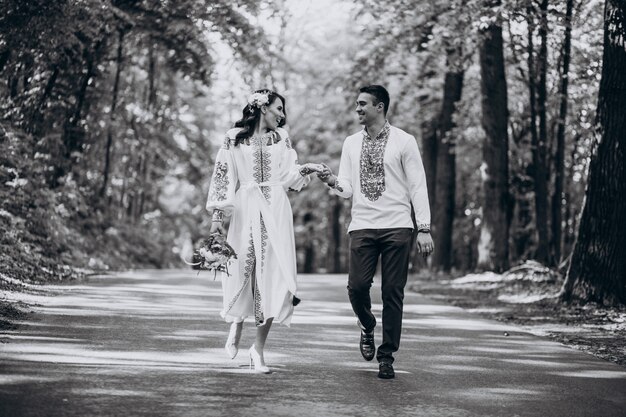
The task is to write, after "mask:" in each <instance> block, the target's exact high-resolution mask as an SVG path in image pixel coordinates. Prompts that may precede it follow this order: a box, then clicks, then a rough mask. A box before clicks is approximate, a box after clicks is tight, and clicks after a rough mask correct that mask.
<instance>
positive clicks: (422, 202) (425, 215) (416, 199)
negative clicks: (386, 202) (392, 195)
mask: <svg viewBox="0 0 626 417" xmlns="http://www.w3.org/2000/svg"><path fill="white" fill-rule="evenodd" d="M402 162H403V165H404V169H405V172H406V177H407V180H408V183H409V193H410V196H411V203H413V209H414V210H415V221H416V223H417V229H418V230H430V204H429V202H428V188H427V187H426V173H425V172H424V164H423V163H422V157H421V155H420V151H419V149H418V147H417V141H416V140H415V138H414V137H413V136H411V137H410V140H408V141H407V143H406V146H405V147H404V152H403V153H402Z"/></svg>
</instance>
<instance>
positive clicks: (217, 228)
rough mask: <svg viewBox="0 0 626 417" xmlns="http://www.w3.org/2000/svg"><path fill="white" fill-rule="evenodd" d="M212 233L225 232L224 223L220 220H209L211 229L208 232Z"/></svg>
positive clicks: (221, 233) (222, 233)
mask: <svg viewBox="0 0 626 417" xmlns="http://www.w3.org/2000/svg"><path fill="white" fill-rule="evenodd" d="M214 233H218V234H220V235H224V234H226V230H225V229H224V225H223V224H222V222H216V221H214V222H211V229H210V230H209V234H210V235H212V234H214Z"/></svg>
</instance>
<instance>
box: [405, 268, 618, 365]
mask: <svg viewBox="0 0 626 417" xmlns="http://www.w3.org/2000/svg"><path fill="white" fill-rule="evenodd" d="M562 284H563V279H562V277H560V276H559V275H558V274H557V273H555V272H554V271H552V270H550V269H548V268H544V267H542V266H541V265H539V264H536V263H534V262H527V263H525V264H522V265H520V266H518V267H515V268H512V269H511V270H509V271H507V272H506V273H504V274H495V273H492V272H486V273H482V274H470V275H465V276H460V277H450V276H439V275H432V274H430V275H429V274H427V273H423V274H419V275H417V276H416V277H415V278H414V280H413V281H412V283H411V289H412V290H413V291H415V292H418V293H420V294H423V295H425V296H428V297H429V298H433V299H438V300H442V301H445V302H448V303H451V304H453V305H456V306H459V307H462V308H464V309H466V310H468V311H472V312H476V313H479V314H480V315H482V316H484V317H487V318H491V319H496V320H499V321H502V322H506V323H511V324H515V325H518V326H520V327H522V328H524V329H525V330H527V331H529V332H531V333H533V334H536V335H540V336H547V337H550V338H552V339H554V340H556V341H558V342H560V343H563V344H564V345H567V346H570V347H573V348H575V349H578V350H581V351H584V352H587V353H589V354H592V355H594V356H596V357H599V358H602V359H605V360H607V361H611V362H615V363H617V364H619V365H621V366H625V367H626V343H624V341H625V340H626V308H624V307H622V308H610V307H604V306H600V305H597V304H586V305H581V304H576V303H572V304H563V303H561V302H559V301H558V299H557V298H556V295H557V294H558V293H559V290H560V289H561V285H562Z"/></svg>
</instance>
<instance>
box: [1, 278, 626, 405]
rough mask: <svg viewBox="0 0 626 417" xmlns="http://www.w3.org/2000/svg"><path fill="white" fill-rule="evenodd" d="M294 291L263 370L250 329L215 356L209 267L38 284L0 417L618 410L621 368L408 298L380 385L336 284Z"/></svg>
mask: <svg viewBox="0 0 626 417" xmlns="http://www.w3.org/2000/svg"><path fill="white" fill-rule="evenodd" d="M300 285H301V293H300V295H301V298H302V299H303V302H302V303H301V304H300V305H299V306H298V307H296V313H295V315H294V319H293V323H292V326H291V328H287V327H284V326H274V328H273V329H272V332H271V333H270V336H269V339H268V345H267V346H266V362H267V364H268V366H270V368H272V370H273V372H272V373H271V374H269V375H258V374H252V373H250V371H249V369H248V360H247V358H246V355H245V353H246V352H245V351H246V349H247V347H249V346H250V345H251V344H252V343H253V338H254V328H253V324H252V323H251V322H250V323H247V324H246V326H245V327H244V333H243V338H242V343H241V348H242V350H241V351H240V353H239V356H238V357H237V358H235V360H230V359H229V358H228V357H227V356H226V354H225V352H224V349H223V345H224V342H225V339H226V335H227V332H228V325H227V324H226V323H224V322H222V321H221V319H220V317H219V310H220V303H221V297H220V283H219V281H213V280H212V277H211V276H210V275H208V274H206V273H201V274H200V276H197V275H196V273H195V272H193V271H137V272H129V273H122V274H119V275H115V276H104V277H94V278H92V279H90V280H89V281H88V282H86V283H84V284H81V285H73V286H53V287H49V288H48V289H49V292H50V293H51V295H50V296H45V297H39V298H38V299H37V300H36V301H37V302H38V304H39V305H37V306H35V307H34V308H33V310H34V312H35V313H34V314H32V315H31V316H30V317H29V318H28V321H27V322H24V323H22V325H21V327H20V328H19V329H18V330H17V331H11V332H4V333H2V334H0V341H1V342H2V343H0V416H2V417H5V416H6V417H13V416H77V417H78V416H80V417H85V416H298V417H308V416H507V417H513V416H542V417H543V416H568V417H574V416H598V417H610V416H626V370H625V369H624V368H622V367H619V366H618V365H615V364H612V363H609V362H604V361H602V360H599V359H596V358H594V357H592V356H589V355H587V354H585V353H581V352H579V351H576V350H573V349H570V348H567V347H564V346H561V345H559V344H557V343H554V342H551V341H549V340H547V339H543V338H539V337H535V336H532V335H529V334H526V333H524V332H523V331H521V330H520V329H518V328H515V327H512V326H508V325H503V324H501V323H498V322H493V321H487V320H484V319H481V318H479V317H477V316H474V315H472V314H469V313H467V312H465V311H463V310H461V309H459V308H455V307H451V306H447V305H444V304H441V303H439V302H434V301H432V300H429V299H426V298H424V297H421V296H419V295H416V294H407V297H406V300H405V316H404V328H403V336H402V346H401V349H400V352H399V353H398V354H397V355H396V363H395V367H396V379H394V380H380V379H378V378H377V377H376V374H377V364H376V363H375V361H374V362H365V361H363V360H362V359H361V356H360V354H359V351H358V336H359V331H358V328H357V327H356V322H355V319H354V318H353V315H352V311H351V309H350V306H349V303H348V301H347V295H346V289H345V285H346V277H345V275H303V276H301V277H300ZM376 285H379V282H378V281H376V282H375V286H376ZM374 301H375V302H376V306H375V308H376V312H377V315H378V317H380V304H379V301H380V296H379V293H378V292H377V291H375V292H374ZM506 334H508V336H507V335H506ZM376 337H377V341H379V340H380V329H377V333H376Z"/></svg>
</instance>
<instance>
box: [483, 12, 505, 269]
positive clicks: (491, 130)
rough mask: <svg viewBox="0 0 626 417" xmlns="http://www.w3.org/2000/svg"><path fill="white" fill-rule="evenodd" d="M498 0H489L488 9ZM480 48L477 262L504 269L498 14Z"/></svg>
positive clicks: (502, 103)
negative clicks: (480, 196)
mask: <svg viewBox="0 0 626 417" xmlns="http://www.w3.org/2000/svg"><path fill="white" fill-rule="evenodd" d="M500 3H501V2H500V1H499V0H486V1H485V2H484V6H485V7H486V8H488V9H491V8H494V7H497V6H499V5H500ZM481 32H482V37H481V43H480V48H479V55H480V73H481V93H482V100H481V103H482V119H481V122H482V127H483V129H484V131H485V134H486V140H485V143H484V145H483V170H482V175H483V193H484V196H483V221H482V224H481V226H482V229H481V235H480V243H479V251H478V266H479V267H481V268H487V269H493V270H495V271H498V272H501V271H504V270H505V269H507V267H508V261H509V224H510V214H509V213H510V210H509V191H508V189H509V187H508V186H509V162H508V158H509V156H508V152H509V144H508V140H509V139H508V133H507V128H508V117H509V115H508V105H507V84H506V77H505V70H504V51H503V49H504V42H503V40H502V26H501V24H500V22H499V17H498V16H493V17H491V19H490V21H489V23H488V24H487V23H485V24H484V26H483V27H482V28H481Z"/></svg>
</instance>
